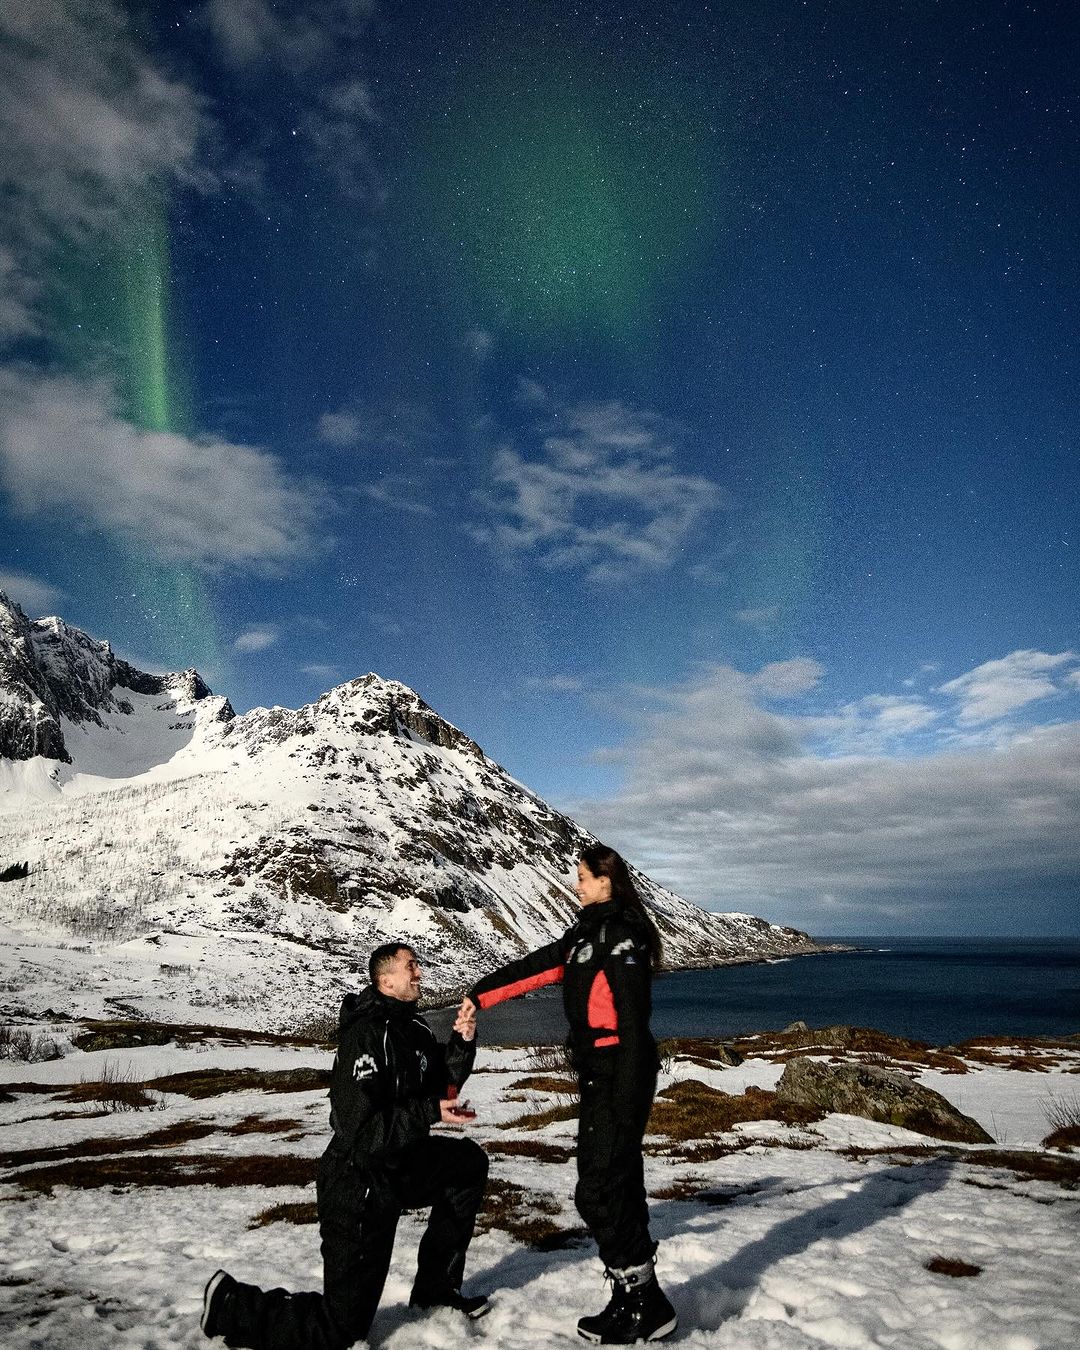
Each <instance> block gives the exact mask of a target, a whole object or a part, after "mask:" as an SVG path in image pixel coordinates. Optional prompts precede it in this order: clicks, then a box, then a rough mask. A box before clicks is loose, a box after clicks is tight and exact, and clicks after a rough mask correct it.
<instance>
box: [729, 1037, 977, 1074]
mask: <svg viewBox="0 0 1080 1350" xmlns="http://www.w3.org/2000/svg"><path fill="white" fill-rule="evenodd" d="M731 1045H732V1048H733V1049H735V1050H737V1051H738V1052H739V1054H741V1055H743V1056H745V1057H747V1058H749V1057H751V1056H753V1057H755V1058H759V1059H769V1060H772V1061H773V1062H774V1063H777V1064H782V1063H785V1062H786V1061H787V1060H789V1059H791V1058H793V1057H794V1056H795V1055H805V1054H806V1053H807V1052H808V1051H811V1052H812V1051H814V1050H819V1051H824V1050H841V1051H843V1052H844V1053H845V1054H846V1055H848V1056H850V1057H852V1058H863V1059H867V1060H868V1061H869V1062H871V1063H877V1064H880V1063H890V1064H893V1063H903V1064H920V1065H923V1066H924V1067H926V1068H931V1069H938V1070H940V1071H941V1072H942V1073H967V1072H968V1067H967V1065H966V1064H965V1063H964V1061H963V1059H961V1058H960V1055H959V1052H957V1051H956V1050H955V1047H950V1048H949V1049H948V1050H941V1049H937V1048H936V1047H934V1046H932V1045H928V1044H926V1042H924V1041H911V1040H908V1039H907V1038H906V1037H904V1036H888V1035H886V1034H885V1032H883V1031H877V1030H875V1029H874V1028H873V1027H844V1026H837V1027H810V1028H808V1029H807V1030H805V1031H763V1032H759V1033H757V1034H756V1035H753V1036H740V1037H737V1038H736V1039H735V1040H733V1041H732V1042H731Z"/></svg>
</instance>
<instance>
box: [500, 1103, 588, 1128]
mask: <svg viewBox="0 0 1080 1350" xmlns="http://www.w3.org/2000/svg"><path fill="white" fill-rule="evenodd" d="M577 1116H578V1108H577V1103H576V1102H575V1103H572V1104H567V1105H560V1106H549V1107H546V1108H545V1109H544V1110H543V1111H529V1112H527V1113H526V1114H525V1115H523V1116H515V1117H514V1119H513V1120H507V1121H504V1122H503V1123H502V1124H501V1125H500V1126H499V1129H500V1130H542V1129H543V1128H544V1127H545V1126H546V1125H554V1124H556V1123H557V1122H559V1121H562V1120H577Z"/></svg>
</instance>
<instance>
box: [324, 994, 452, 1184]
mask: <svg viewBox="0 0 1080 1350" xmlns="http://www.w3.org/2000/svg"><path fill="white" fill-rule="evenodd" d="M475 1056H476V1043H475V1041H465V1040H462V1038H461V1037H460V1036H459V1035H458V1033H457V1032H456V1031H454V1032H451V1033H450V1040H449V1042H448V1043H447V1045H445V1046H443V1045H441V1044H440V1043H439V1042H438V1041H437V1040H436V1039H435V1033H434V1032H433V1031H432V1030H431V1028H430V1027H429V1026H428V1024H427V1023H426V1022H425V1021H424V1019H423V1018H422V1017H421V1016H420V1015H419V1014H418V1013H417V1011H416V1005H415V1004H414V1003H406V1002H405V1001H404V1000H402V999H396V998H387V997H386V995H385V994H380V993H379V992H378V990H376V989H375V988H373V987H369V988H367V989H365V990H364V991H363V993H361V994H346V995H345V998H344V1000H343V1002H342V1004H341V1020H340V1028H339V1035H338V1052H337V1055H336V1056H335V1058H334V1069H333V1074H332V1076H331V1079H330V1127H331V1129H332V1130H333V1131H334V1139H333V1143H332V1145H331V1147H332V1148H334V1149H335V1151H337V1152H342V1153H346V1154H348V1155H349V1156H350V1157H351V1158H352V1159H353V1161H354V1162H355V1163H356V1164H357V1165H358V1166H359V1167H361V1168H364V1167H367V1166H379V1165H380V1164H383V1163H387V1162H391V1161H392V1159H393V1157H394V1155H395V1154H397V1153H399V1152H400V1151H401V1150H402V1149H403V1148H404V1147H405V1146H406V1145H407V1144H410V1143H412V1142H413V1140H415V1139H419V1138H421V1137H422V1136H423V1135H426V1134H427V1132H428V1130H429V1129H430V1127H431V1126H432V1125H434V1124H435V1122H436V1121H437V1120H438V1119H439V1114H440V1113H439V1102H440V1100H442V1099H443V1098H445V1097H446V1095H447V1089H448V1088H449V1087H450V1085H451V1084H453V1085H454V1086H456V1087H460V1086H461V1084H462V1083H464V1082H465V1080H466V1078H468V1076H469V1073H470V1071H471V1069H472V1066H473V1060H474V1058H475Z"/></svg>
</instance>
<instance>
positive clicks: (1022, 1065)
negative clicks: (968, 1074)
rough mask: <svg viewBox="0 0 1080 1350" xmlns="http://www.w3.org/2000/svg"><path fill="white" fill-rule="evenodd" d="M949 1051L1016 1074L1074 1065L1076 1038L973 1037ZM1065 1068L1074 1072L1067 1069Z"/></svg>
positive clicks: (1078, 1048) (1079, 1048)
mask: <svg viewBox="0 0 1080 1350" xmlns="http://www.w3.org/2000/svg"><path fill="white" fill-rule="evenodd" d="M948 1048H949V1049H950V1050H952V1051H954V1052H955V1053H956V1054H958V1055H963V1056H964V1058H965V1059H970V1060H973V1061H974V1062H975V1063H976V1064H986V1065H988V1066H992V1067H994V1068H999V1069H1014V1070H1017V1071H1018V1072H1020V1073H1046V1072H1048V1071H1049V1070H1050V1069H1057V1068H1060V1067H1062V1066H1068V1065H1070V1064H1071V1065H1074V1066H1075V1064H1076V1056H1077V1053H1078V1052H1080V1039H1078V1038H1077V1037H1075V1036H1063V1037H1053V1036H973V1037H972V1038H971V1039H970V1040H966V1041H961V1043H960V1044H959V1045H955V1046H949V1047H948ZM1066 1071H1071V1072H1076V1071H1077V1070H1076V1068H1075V1067H1074V1068H1073V1069H1072V1070H1069V1069H1068V1068H1067V1070H1066Z"/></svg>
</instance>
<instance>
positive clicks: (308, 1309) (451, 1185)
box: [225, 1135, 488, 1350]
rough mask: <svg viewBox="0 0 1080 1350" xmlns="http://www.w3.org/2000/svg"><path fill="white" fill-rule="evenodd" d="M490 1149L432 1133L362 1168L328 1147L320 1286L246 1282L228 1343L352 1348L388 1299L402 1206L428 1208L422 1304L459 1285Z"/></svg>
mask: <svg viewBox="0 0 1080 1350" xmlns="http://www.w3.org/2000/svg"><path fill="white" fill-rule="evenodd" d="M487 1169H488V1161H487V1154H486V1153H485V1152H484V1150H483V1149H482V1148H480V1146H479V1145H478V1144H475V1143H473V1141H472V1140H471V1139H460V1138H456V1139H455V1138H449V1137H448V1136H446V1135H429V1136H427V1137H426V1138H424V1139H419V1140H417V1141H416V1142H415V1143H414V1144H411V1145H409V1147H408V1148H406V1149H404V1150H403V1151H402V1152H401V1154H399V1155H398V1156H397V1157H396V1158H395V1159H394V1160H393V1161H392V1164H391V1165H389V1166H387V1167H381V1168H372V1169H370V1170H369V1171H366V1172H361V1171H360V1170H358V1169H357V1168H356V1167H354V1166H353V1164H352V1163H351V1162H349V1160H348V1159H347V1158H345V1157H342V1156H341V1155H340V1154H338V1153H336V1152H333V1151H332V1150H327V1152H326V1153H324V1154H323V1157H322V1160H321V1162H320V1163H319V1173H318V1180H317V1182H316V1187H317V1195H318V1202H319V1230H320V1234H321V1237H322V1257H323V1292H322V1293H321V1294H316V1293H310V1294H290V1293H288V1292H287V1291H286V1290H284V1289H270V1290H262V1289H258V1288H256V1287H255V1286H254V1285H249V1284H242V1285H240V1286H239V1288H238V1290H237V1291H236V1294H235V1295H234V1298H233V1300H232V1301H231V1303H230V1306H229V1310H228V1313H227V1322H228V1326H227V1328H226V1330H225V1343H226V1345H230V1346H247V1347H250V1350H345V1347H347V1346H350V1345H353V1344H355V1343H356V1342H357V1341H361V1340H363V1339H364V1337H365V1336H366V1335H367V1333H368V1328H369V1327H370V1326H371V1322H372V1319H373V1318H374V1316H375V1310H376V1309H377V1308H378V1306H379V1299H380V1298H381V1297H382V1291H383V1285H384V1284H385V1283H386V1272H387V1270H388V1269H389V1267H390V1257H391V1255H392V1254H393V1250H394V1234H395V1232H396V1230H397V1223H398V1219H399V1217H400V1215H401V1211H402V1210H403V1209H420V1208H427V1207H428V1206H430V1207H431V1216H430V1218H429V1220H428V1225H427V1230H426V1231H425V1233H424V1236H423V1237H422V1238H421V1239H420V1250H419V1253H418V1255H417V1262H416V1282H415V1284H414V1285H413V1291H414V1293H416V1294H417V1295H418V1296H419V1298H420V1301H421V1302H434V1301H435V1300H436V1299H437V1298H438V1296H439V1295H440V1294H444V1293H446V1292H448V1291H449V1290H452V1289H460V1287H461V1280H462V1276H463V1275H464V1272H465V1254H466V1252H467V1251H468V1247H469V1241H470V1239H471V1238H472V1232H473V1224H474V1222H475V1219H476V1214H477V1211H478V1210H479V1208H480V1202H481V1200H482V1199H483V1195H484V1183H485V1181H486V1180H487Z"/></svg>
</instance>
